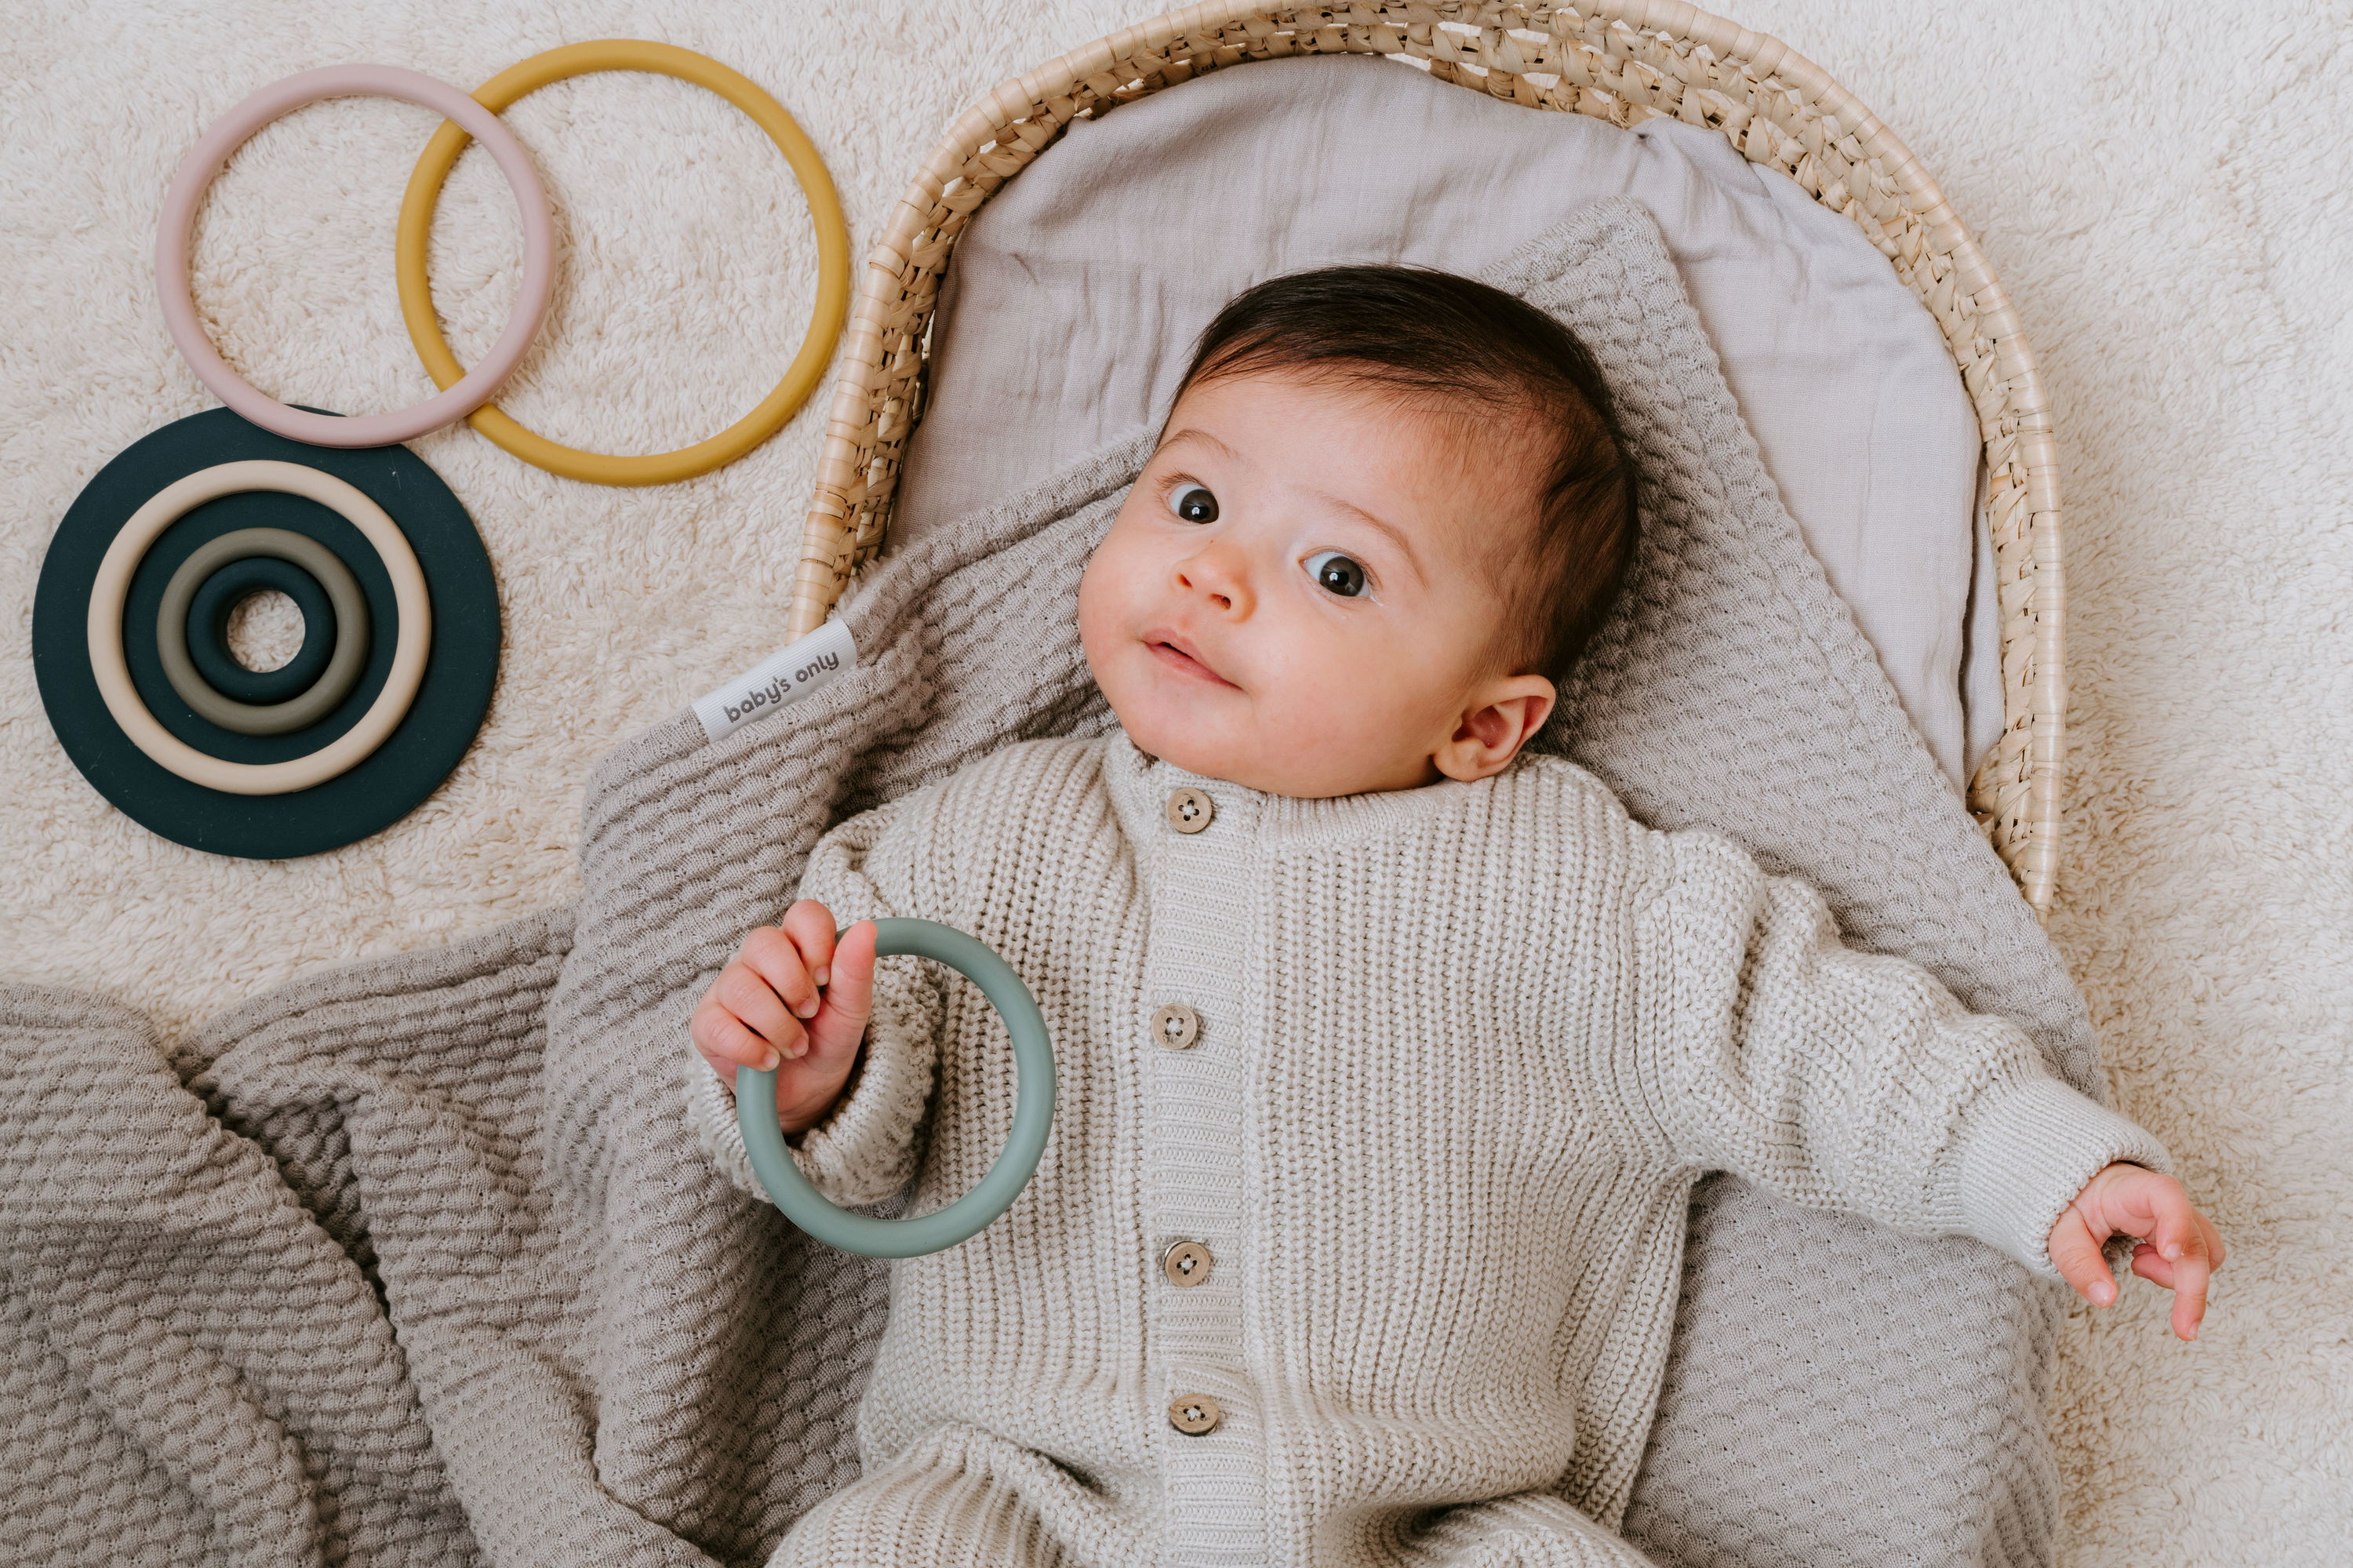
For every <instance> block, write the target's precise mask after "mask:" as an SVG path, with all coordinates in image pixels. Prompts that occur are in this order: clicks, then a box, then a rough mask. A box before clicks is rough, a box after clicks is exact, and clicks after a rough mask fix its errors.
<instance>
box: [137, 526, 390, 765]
mask: <svg viewBox="0 0 2353 1568" xmlns="http://www.w3.org/2000/svg"><path fill="white" fill-rule="evenodd" d="M252 556H269V557H270V558H272V559H273V560H280V561H284V562H285V563H286V564H287V565H289V566H291V567H301V568H302V570H304V571H306V572H308V573H310V574H311V576H312V577H316V578H317V579H318V580H319V586H320V587H321V588H324V589H326V590H327V602H328V603H329V604H331V605H332V606H333V607H334V610H335V651H334V652H333V654H332V655H331V656H330V657H329V658H328V660H327V668H326V669H325V671H324V672H323V673H321V674H320V676H319V678H318V679H317V680H316V681H313V682H312V683H311V688H310V690H308V691H306V692H304V693H302V694H301V695H300V696H295V697H289V698H288V699H287V700H286V701H284V702H282V703H270V704H267V705H258V704H254V703H240V702H237V701H236V700H235V699H233V698H231V697H228V696H225V695H223V694H221V693H219V692H216V691H214V690H213V688H212V683H210V682H208V681H206V679H205V678H204V676H203V675H202V674H200V673H197V670H196V662H195V660H194V659H192V658H190V657H189V656H188V601H189V600H191V599H195V597H196V589H197V588H201V587H202V586H203V585H204V581H205V579H206V577H211V576H212V575H213V573H215V572H216V571H218V570H219V569H220V568H221V567H225V566H228V565H230V564H231V563H232V562H236V561H242V560H246V559H248V558H250V557H252ZM155 656H156V657H157V658H158V659H161V660H162V661H163V662H164V679H165V680H167V681H169V682H170V683H172V690H173V691H174V692H176V693H178V694H179V696H180V700H181V701H182V702H184V703H185V704H187V705H188V706H190V707H192V708H194V709H195V711H196V714H197V715H198V716H199V717H201V718H203V719H206V721H208V722H210V723H212V724H216V725H218V726H221V728H223V729H226V730H231V731H234V732H235V733H237V734H238V735H288V734H291V733H292V732H293V731H295V730H298V729H308V728H309V727H310V726H312V725H314V724H317V723H318V722H319V721H320V720H321V719H322V718H325V717H326V716H327V715H329V714H331V713H333V712H334V711H335V709H336V708H338V707H340V706H342V705H343V699H344V698H345V697H348V696H350V695H351V694H352V688H353V686H356V685H358V684H359V683H360V672H361V671H362V670H364V669H365V668H366V666H367V656H368V608H367V596H366V595H365V594H364V593H362V592H361V591H360V580H359V578H357V577H353V576H352V569H351V568H350V567H347V566H345V565H343V561H342V559H341V558H340V557H339V556H336V554H335V553H334V552H333V551H332V550H330V549H329V548H327V546H324V545H322V544H320V543H319V542H318V541H317V540H316V539H311V538H306V537H304V536H303V535H300V534H297V533H295V532H293V531H292V530H291V529H287V528H238V529H236V530H234V531H232V532H230V533H227V534H223V535H221V536H220V537H219V538H217V539H215V540H212V541H211V542H210V543H208V544H204V545H199V546H196V549H195V553H194V554H193V555H191V556H189V557H188V558H187V559H186V560H185V561H183V562H181V563H180V569H179V570H177V571H175V572H174V573H173V574H172V580H171V581H170V582H168V583H166V584H164V603H163V605H162V607H161V608H160V609H157V610H156V611H155Z"/></svg>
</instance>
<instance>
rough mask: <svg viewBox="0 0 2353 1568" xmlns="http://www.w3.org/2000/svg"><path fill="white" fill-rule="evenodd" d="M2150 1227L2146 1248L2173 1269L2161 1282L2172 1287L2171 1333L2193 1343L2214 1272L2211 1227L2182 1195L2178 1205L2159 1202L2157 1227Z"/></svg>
mask: <svg viewBox="0 0 2353 1568" xmlns="http://www.w3.org/2000/svg"><path fill="white" fill-rule="evenodd" d="M2150 1228H2151V1230H2152V1231H2153V1232H2154V1234H2151V1235H2150V1236H2149V1237H2148V1238H2147V1243H2146V1245H2149V1246H2152V1247H2154V1248H2156V1249H2157V1255H2158V1261H2161V1262H2164V1263H2167V1264H2169V1265H2171V1268H2170V1269H2169V1270H2168V1272H2169V1273H2170V1274H2171V1275H2172V1278H2170V1279H2168V1280H2166V1281H2163V1282H2162V1283H2165V1284H2168V1285H2170V1286H2171V1287H2173V1332H2174V1334H2175V1336H2176V1337H2177V1338H2179V1339H2183V1340H2194V1339H2196V1338H2197V1337H2198V1325H2199V1323H2200V1320H2201V1319H2204V1318H2205V1316H2206V1286H2207V1281H2208V1279H2209V1277H2211V1275H2212V1273H2213V1263H2212V1259H2211V1255H2210V1253H2209V1250H2208V1247H2209V1244H2208V1240H2207V1233H2208V1231H2209V1230H2211V1226H2209V1225H2208V1224H2206V1223H2205V1216H2204V1215H2202V1214H2200V1213H2199V1212H2198V1211H2197V1210H2196V1209H2194V1208H2192V1207H2191V1206H2190V1204H2189V1199H2188V1198H2187V1197H2186V1196H2185V1197H2183V1198H2181V1199H2180V1200H2179V1202H2160V1203H2159V1204H2158V1214H2157V1224H2155V1225H2153V1226H2152V1227H2150Z"/></svg>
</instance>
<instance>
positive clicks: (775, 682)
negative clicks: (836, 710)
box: [694, 620, 858, 740]
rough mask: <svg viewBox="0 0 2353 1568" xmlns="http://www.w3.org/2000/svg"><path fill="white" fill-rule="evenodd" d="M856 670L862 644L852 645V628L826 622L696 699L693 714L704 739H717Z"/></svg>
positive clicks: (839, 623)
mask: <svg viewBox="0 0 2353 1568" xmlns="http://www.w3.org/2000/svg"><path fill="white" fill-rule="evenodd" d="M856 668H858V644H856V643H855V642H853V641H850V639H849V627H847V626H844V625H843V624H842V623H841V622H840V621H839V620H828V621H827V622H826V623H825V624H824V625H823V626H820V627H818V629H817V630H815V631H812V632H810V633H809V634H808V635H807V637H804V638H802V639H801V640H800V641H797V642H791V643H787V644H786V645H785V646H784V647H783V648H780V649H778V650H777V651H776V652H774V653H771V654H769V655H768V656H767V657H766V658H765V659H763V660H762V661H761V662H759V663H758V664H756V665H754V667H753V668H751V669H749V670H747V671H745V672H744V673H742V674H740V675H738V676H736V677H735V678H734V679H733V680H732V681H730V682H728V683H726V684H725V685H723V686H721V687H720V688H719V689H718V690H716V691H714V692H712V694H710V695H708V696H705V697H701V698H698V699H697V700H696V702H695V705H694V716H695V717H696V718H699V719H701V720H702V733H703V736H705V738H707V739H710V740H717V739H719V738H720V737H721V736H728V735H733V734H734V733H735V732H736V731H737V730H739V729H742V728H743V727H744V726H745V725H747V724H750V723H751V722H752V721H753V720H754V719H755V718H764V717H765V716H766V715H769V714H772V713H775V712H776V710H777V709H778V708H781V707H783V706H784V705H786V703H789V702H793V701H795V700H797V699H798V698H801V697H805V696H807V695H808V694H809V693H811V692H814V691H816V690H817V689H818V687H819V686H822V685H824V684H825V683H828V681H832V680H834V679H836V678H838V677H839V676H842V675H846V674H848V673H849V672H850V671H852V670H855V669H856Z"/></svg>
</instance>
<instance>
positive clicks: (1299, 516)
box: [1079, 375, 1553, 797]
mask: <svg viewBox="0 0 2353 1568" xmlns="http://www.w3.org/2000/svg"><path fill="white" fill-rule="evenodd" d="M1471 431H1472V427H1471V426H1468V425H1466V424H1465V423H1463V422H1462V420H1461V418H1438V417H1433V416H1432V415H1430V414H1428V413H1423V412H1417V411H1414V410H1411V409H1408V408H1398V407H1397V406H1396V405H1395V404H1394V403H1391V402H1388V401H1385V400H1383V399H1382V398H1380V397H1377V396H1374V395H1372V394H1371V393H1369V392H1367V391H1366V389H1364V388H1362V387H1353V386H1347V385H1329V384H1318V383H1315V382H1312V381H1306V380H1302V379H1300V378H1298V377H1295V376H1287V375H1270V376H1233V377H1229V378H1222V379H1219V380H1215V381H1211V382H1209V383H1208V384H1207V385H1200V386H1196V387H1193V388H1191V389H1189V390H1188V391H1187V393H1186V394H1185V396H1184V397H1182V398H1180V399H1179V400H1178V402H1177V404H1176V409H1175V410H1174V411H1173V412H1172V413H1171V415H1170V416H1169V419H1168V424H1167V427H1166V433H1165V435H1164V437H1163V439H1162V441H1161V444H1160V446H1159V449H1158V450H1156V451H1155V453H1154V454H1153V457H1152V461H1150V462H1149V463H1147V464H1146V465H1145V470H1144V471H1143V473H1142V474H1141V475H1139V476H1138V478H1137V479H1136V482H1135V487H1134V490H1133V491H1131V492H1130V493H1129V494H1128V497H1127V501H1126V503H1125V504H1124V505H1123V506H1122V507H1121V508H1120V512H1119V517H1118V519H1117V520H1116V521H1115V522H1114V523H1113V524H1112V529H1111V532H1110V533H1109V534H1108V535H1106V536H1105V537H1104V539H1103V543H1102V544H1101V545H1100V546H1097V547H1096V550H1095V553H1094V556H1093V558H1092V560H1091V561H1090V562H1089V563H1088V565H1087V571H1086V577H1085V578H1084V580H1083V581H1082V583H1081V585H1080V588H1079V632H1080V636H1081V638H1082V641H1083V642H1084V644H1085V648H1086V654H1087V662H1088V663H1089V664H1090V665H1091V666H1092V670H1093V672H1094V677H1095V681H1096V683H1097V684H1098V685H1100V686H1101V687H1102V688H1103V695H1104V696H1105V697H1106V698H1107V699H1108V700H1109V701H1110V703H1111V706H1112V709H1113V712H1114V713H1116V714H1117V715H1119V721H1120V724H1121V725H1122V726H1123V727H1124V728H1125V729H1126V731H1127V734H1128V736H1129V738H1131V739H1132V740H1134V742H1135V744H1136V745H1137V746H1138V747H1141V748H1142V749H1143V750H1145V751H1146V752H1149V753H1151V754H1152V755H1154V756H1156V757H1160V758H1166V760H1168V761H1170V762H1173V763H1175V764H1176V766H1178V767H1180V768H1187V769H1189V770H1190V771H1192V772H1195V773H1200V774H1205V775H1207V776H1208V777H1211V778H1216V779H1230V780H1232V781H1233V782H1235V783H1237V784H1240V785H1243V786H1246V787H1247V788H1250V789H1263V790H1267V791H1270V792H1272V793H1276V794H1282V795H1293V796H1306V797H1321V796H1328V795H1349V794H1356V793H1359V792H1361V791H1366V790H1373V789H1411V788H1414V787H1416V786H1419V785H1422V784H1428V783H1432V782H1434V781H1436V779H1438V778H1439V777H1440V775H1445V776H1447V777H1451V778H1456V779H1478V778H1483V777H1485V776H1486V775H1488V774H1490V773H1493V772H1496V771H1498V770H1499V769H1501V768H1503V767H1504V765H1505V764H1507V763H1508V762H1510V760H1511V759H1512V757H1513V755H1514V753H1515V752H1516V751H1517V750H1518V748H1519V747H1520V744H1521V742H1523V741H1524V740H1525V739H1526V738H1527V736H1529V735H1531V734H1533V733H1534V732H1535V728H1536V726H1538V725H1540V724H1542V723H1543V722H1544V717H1545V715H1546V713H1547V712H1548V711H1549V710H1550V707H1551V704H1552V698H1553V690H1552V684H1551V683H1550V682H1548V681H1546V680H1545V679H1544V677H1542V676H1540V675H1531V674H1514V673H1511V672H1510V671H1509V670H1508V669H1506V668H1504V667H1503V666H1502V665H1501V663H1500V662H1499V654H1498V641H1497V637H1496V628H1497V626H1498V624H1499V621H1500V618H1501V617H1502V616H1503V614H1504V610H1505V599H1504V592H1503V574H1504V573H1506V572H1510V571H1513V570H1516V569H1524V568H1519V567H1514V565H1513V564H1512V563H1513V562H1514V560H1516V559H1517V558H1518V555H1519V552H1518V550H1517V548H1516V547H1515V546H1517V544H1518V542H1519V540H1520V539H1521V538H1522V537H1524V535H1522V534H1519V533H1516V532H1509V531H1516V530H1525V529H1528V528H1530V527H1532V526H1533V525H1534V518H1535V505H1536V486H1535V477H1534V474H1533V472H1532V469H1531V464H1530V462H1529V461H1528V459H1527V458H1526V457H1525V446H1524V443H1523V441H1522V440H1519V439H1516V438H1515V437H1513V436H1511V435H1509V434H1504V435H1500V436H1481V435H1477V434H1473V433H1471Z"/></svg>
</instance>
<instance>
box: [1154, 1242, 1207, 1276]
mask: <svg viewBox="0 0 2353 1568" xmlns="http://www.w3.org/2000/svg"><path fill="white" fill-rule="evenodd" d="M1217 1262H1218V1260H1217V1259H1216V1258H1214V1257H1212V1256H1210V1255H1209V1249H1208V1247H1205V1246H1203V1245H1201V1244H1200V1243H1199V1242H1194V1241H1184V1242H1178V1243H1177V1244H1176V1245H1174V1246H1172V1247H1170V1248H1169V1249H1168V1250H1167V1251H1166V1252H1164V1253H1162V1254H1161V1255H1160V1272H1161V1273H1163V1274H1165V1275H1166V1276H1167V1277H1168V1283H1169V1284H1171V1285H1198V1284H1200V1283H1201V1282H1202V1281H1203V1280H1205V1279H1207V1278H1208V1277H1209V1270H1210V1269H1212V1268H1214V1267H1216V1266H1217Z"/></svg>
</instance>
